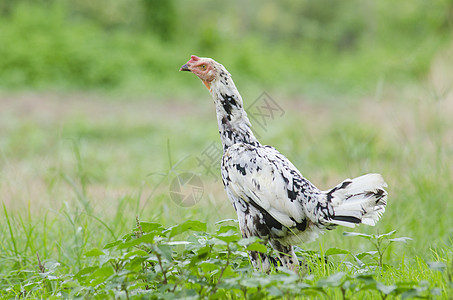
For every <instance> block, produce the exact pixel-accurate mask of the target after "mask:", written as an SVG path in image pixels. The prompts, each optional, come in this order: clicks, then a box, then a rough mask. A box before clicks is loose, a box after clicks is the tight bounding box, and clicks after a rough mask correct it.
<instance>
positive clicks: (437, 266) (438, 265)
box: [428, 261, 447, 272]
mask: <svg viewBox="0 0 453 300" xmlns="http://www.w3.org/2000/svg"><path fill="white" fill-rule="evenodd" d="M428 266H429V268H430V269H431V270H434V271H439V272H443V271H445V269H446V268H447V265H446V264H444V263H443V262H440V261H433V262H428Z"/></svg>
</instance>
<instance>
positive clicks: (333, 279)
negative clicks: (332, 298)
mask: <svg viewBox="0 0 453 300" xmlns="http://www.w3.org/2000/svg"><path fill="white" fill-rule="evenodd" d="M345 275H346V274H345V273H343V272H338V273H335V274H333V275H331V276H329V277H327V278H324V279H320V280H319V281H318V286H319V287H329V286H332V287H336V286H340V285H342V284H343V279H344V277H345Z"/></svg>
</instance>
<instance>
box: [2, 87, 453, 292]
mask: <svg viewBox="0 0 453 300" xmlns="http://www.w3.org/2000/svg"><path fill="white" fill-rule="evenodd" d="M197 83H198V82H197ZM193 89H199V90H202V89H203V87H202V85H201V84H199V86H198V87H193ZM426 90H427V89H421V88H417V87H413V86H412V87H410V90H409V91H410V92H407V91H406V90H402V91H393V90H391V89H389V88H386V89H384V90H383V92H382V93H381V94H379V97H375V95H374V96H373V95H372V96H373V97H366V98H364V99H363V100H361V101H359V102H353V101H349V102H348V101H347V102H340V101H336V102H334V101H331V102H324V103H318V102H313V101H306V100H301V99H293V100H289V99H279V98H278V95H274V94H272V95H271V96H272V97H273V98H274V99H276V100H277V99H278V101H279V105H281V107H282V108H283V109H284V110H285V116H284V117H276V118H275V119H274V120H270V121H269V124H268V127H267V128H266V131H263V130H262V129H261V131H260V136H261V141H262V142H263V143H265V144H270V145H273V146H275V147H276V148H277V149H279V150H280V151H281V152H282V153H284V154H285V155H286V156H287V157H288V158H290V159H291V160H292V161H293V163H294V164H295V165H296V166H297V167H299V169H300V170H301V172H302V173H303V174H304V175H305V176H306V177H307V178H308V179H310V180H311V181H312V182H314V183H315V184H316V185H317V186H319V187H320V188H322V189H327V188H329V187H331V186H334V185H335V184H337V183H338V182H340V181H341V180H343V179H344V178H345V177H353V176H359V175H362V174H364V173H367V172H379V173H381V174H383V176H384V178H385V179H386V181H387V183H388V185H389V187H388V191H389V201H388V207H387V211H386V212H385V214H384V216H383V218H382V219H381V220H380V222H379V223H378V225H377V226H376V227H367V226H361V227H359V228H357V229H356V230H354V231H355V232H362V233H365V234H383V233H387V232H391V231H393V230H396V234H395V235H393V236H392V237H391V238H394V237H410V238H411V239H412V240H410V241H407V243H397V242H395V243H392V244H391V245H389V247H388V248H387V250H386V251H385V252H384V253H383V254H382V257H381V259H382V261H383V264H384V265H383V267H382V268H380V267H378V265H379V263H378V261H379V256H378V255H377V254H370V255H367V254H363V253H365V252H369V251H375V250H376V249H375V248H374V246H373V244H372V243H370V242H369V241H367V240H366V239H363V238H361V237H349V236H343V232H344V231H350V230H345V229H344V228H337V229H336V230H335V231H332V232H328V233H326V234H325V235H323V236H322V237H321V238H320V239H318V240H317V241H316V242H313V243H310V244H307V245H299V246H300V247H301V249H303V250H299V251H298V255H299V256H301V257H304V258H306V261H307V264H308V266H309V271H308V272H306V273H302V274H301V275H300V276H296V275H294V274H292V273H290V272H289V273H288V272H286V271H281V272H272V274H271V275H266V274H257V273H254V272H253V271H252V270H251V268H250V265H249V263H248V260H247V258H246V256H245V253H246V252H245V249H246V247H247V245H249V244H247V243H246V244H244V242H240V241H239V237H238V228H237V225H236V224H235V223H226V224H227V225H225V224H221V225H218V224H217V225H216V222H218V221H220V220H223V219H228V218H235V213H234V210H233V208H232V207H231V205H230V203H229V200H228V199H227V197H226V195H225V193H224V191H223V187H222V184H221V182H220V181H216V180H215V178H213V177H211V176H210V175H209V174H206V172H205V170H204V169H203V168H202V167H200V166H199V165H198V163H197V160H196V158H197V157H199V156H200V155H201V153H202V152H203V150H205V148H206V147H208V146H209V145H210V144H211V143H212V142H213V141H214V142H215V143H217V145H218V144H219V143H220V141H219V138H218V133H217V128H216V121H215V115H214V113H215V112H214V107H213V105H212V101H211V100H210V99H209V95H207V93H206V94H205V96H204V97H202V98H201V99H199V100H192V99H184V101H183V100H180V101H176V100H175V101H172V102H170V103H167V102H164V101H160V100H155V99H146V100H139V99H137V100H131V99H128V101H113V102H112V101H106V100H104V99H102V98H99V97H94V96H89V95H60V96H58V95H22V96H11V98H7V96H2V97H3V98H2V99H1V101H0V106H1V109H0V130H1V132H2V134H1V135H0V170H1V173H0V196H1V199H2V209H1V212H0V215H1V217H0V226H1V228H3V230H2V231H0V290H1V292H0V295H1V296H2V297H4V298H11V297H20V298H60V297H71V298H72V297H76V296H83V297H87V298H109V297H113V296H116V297H118V298H127V297H129V298H133V297H140V295H142V294H140V293H139V294H136V293H137V292H139V291H140V292H141V293H148V294H146V296H149V297H151V296H152V295H154V296H155V297H158V298H164V297H170V296H168V293H173V294H172V295H173V296H178V297H185V296H190V295H192V296H194V297H196V296H197V295H198V296H199V297H202V298H203V297H229V298H236V297H244V295H246V297H250V298H255V297H269V298H272V297H281V296H285V295H286V296H287V297H289V298H291V297H294V296H296V295H301V296H303V295H305V296H310V295H315V296H317V297H320V298H327V299H329V298H338V297H341V296H342V295H344V296H345V297H350V298H353V299H355V298H364V297H365V298H369V299H371V298H373V299H374V298H376V297H380V296H381V297H385V296H386V295H387V294H389V296H390V297H394V296H397V295H400V296H404V297H408V296H417V295H418V296H423V297H425V296H426V297H436V295H439V296H438V297H440V298H447V297H451V295H452V293H453V290H452V279H451V276H452V272H453V265H452V255H453V245H452V235H453V224H452V223H451V218H450V216H451V215H453V206H452V205H450V204H451V203H450V202H451V201H450V200H451V198H452V196H453V185H452V182H453V180H452V179H453V170H452V169H451V154H452V145H451V140H450V138H451V128H453V127H452V126H453V121H452V120H451V118H450V116H449V115H448V113H447V111H448V110H447V109H446V108H447V107H448V106H447V105H448V102H447V101H445V100H442V99H440V100H436V99H435V98H434V97H433V96H432V95H430V94H428V93H426V92H425V91H426ZM257 96H258V95H248V96H247V97H246V98H245V101H246V103H251V102H252V101H253V99H255V98H256V97H257ZM60 97H61V98H67V99H60ZM256 130H257V131H259V130H260V128H256ZM183 172H195V173H197V174H199V175H200V176H201V179H202V182H203V185H204V194H203V197H202V199H201V201H200V202H199V203H198V204H196V205H194V206H190V207H184V206H179V205H177V204H176V203H175V202H174V201H173V200H172V199H171V197H170V194H169V186H170V183H171V181H172V180H173V179H174V178H175V174H179V173H183ZM214 172H215V173H216V174H218V173H219V167H218V166H215V167H214ZM136 216H138V217H139V218H140V220H141V221H143V223H142V226H145V227H146V226H151V225H147V224H149V223H146V222H153V223H158V224H161V226H160V227H156V228H154V229H152V230H151V229H149V230H148V231H146V230H145V229H143V231H144V232H143V235H144V236H147V234H151V235H152V236H149V237H147V239H148V238H149V240H146V241H142V240H138V241H136V242H134V241H135V239H137V235H136V234H135V233H132V230H133V228H136V226H137V225H136ZM188 221H194V223H185V222H188ZM181 224H192V225H191V226H192V227H191V226H188V225H187V226H186V227H184V226H185V225H181ZM175 225H176V226H182V227H179V228H180V229H178V230H179V231H180V232H178V234H176V233H175V234H170V232H171V230H170V231H165V229H166V228H168V227H170V226H175ZM153 226H154V225H153ZM156 226H157V225H156ZM205 226H206V228H205ZM222 226H223V227H222ZM225 226H226V227H225ZM231 226H233V227H231ZM137 230H139V229H138V228H136V230H135V232H137ZM190 230H192V231H190ZM229 230H232V231H229ZM159 236H160V237H159ZM196 236H197V237H198V241H199V240H206V241H208V242H209V243H210V244H211V245H212V247H211V248H209V251H208V250H206V248H205V246H203V245H204V244H200V242H197V239H195V237H196ZM230 238H231V240H230ZM222 239H223V242H222ZM225 240H226V242H225ZM115 241H119V242H118V244H116V245H115V246H111V247H108V249H105V246H106V245H108V244H109V243H112V242H115ZM174 241H191V242H192V244H190V245H176V246H175V245H174V244H172V243H173V242H174ZM128 243H129V244H128ZM134 243H136V244H137V245H136V247H135V246H132V245H133V244H134ZM123 244H125V245H123ZM252 244H253V243H252ZM121 245H122V246H121ZM244 245H245V246H244ZM253 245H255V244H253ZM229 247H231V249H234V251H232V252H231V253H230V257H229V258H228V255H227V253H228V249H229ZM252 247H259V246H256V245H255V246H252ZM93 249H98V250H93ZM140 249H141V251H140ZM203 251H205V252H203ZM196 253H198V254H199V255H198V256H197V255H195V254H196ZM203 253H204V254H203ZM361 253H362V254H361ZM37 255H39V258H40V261H41V263H42V265H41V266H40V264H39V261H38V258H37ZM159 255H160V257H161V259H162V261H160V263H159V259H158V257H159ZM354 256H356V257H361V263H360V262H358V261H357V260H356V259H355V258H354ZM324 257H328V260H327V262H324ZM107 261H111V262H112V263H107ZM144 261H147V263H144ZM227 261H228V263H227ZM362 263H363V264H362ZM227 264H228V266H227ZM119 265H121V267H119ZM115 266H116V267H115ZM42 267H43V268H44V269H43V268H42ZM162 270H164V271H162ZM164 274H166V275H165V276H164ZM220 274H223V275H220ZM164 277H167V278H166V279H165V278H164ZM220 277H221V278H222V279H220V280H219V278H220ZM189 278H191V279H190V280H188V279H189ZM182 282H185V283H182ZM175 286H176V287H175ZM146 287H148V288H149V290H147V289H146ZM356 289H358V291H356ZM126 291H127V292H126ZM404 293H405V294H404ZM165 295H167V296H165ZM142 296H143V295H142ZM173 296H171V297H173Z"/></svg>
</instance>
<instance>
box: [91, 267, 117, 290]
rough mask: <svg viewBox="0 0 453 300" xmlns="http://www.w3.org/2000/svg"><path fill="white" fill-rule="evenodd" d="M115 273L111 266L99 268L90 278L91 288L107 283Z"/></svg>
mask: <svg viewBox="0 0 453 300" xmlns="http://www.w3.org/2000/svg"><path fill="white" fill-rule="evenodd" d="M113 274H114V271H113V268H112V267H111V266H108V265H107V266H104V267H101V268H98V269H97V270H96V271H94V272H93V274H91V276H90V278H91V281H90V285H91V286H96V285H98V284H99V283H101V282H103V281H105V280H106V279H107V278H108V277H109V276H111V275H113Z"/></svg>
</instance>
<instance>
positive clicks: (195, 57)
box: [188, 55, 200, 63]
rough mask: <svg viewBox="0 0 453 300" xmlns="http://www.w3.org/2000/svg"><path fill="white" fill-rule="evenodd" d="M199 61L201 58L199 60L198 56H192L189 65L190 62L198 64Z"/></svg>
mask: <svg viewBox="0 0 453 300" xmlns="http://www.w3.org/2000/svg"><path fill="white" fill-rule="evenodd" d="M199 60H200V58H199V57H198V56H196V55H191V56H190V60H189V61H188V63H190V62H196V61H199Z"/></svg>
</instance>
